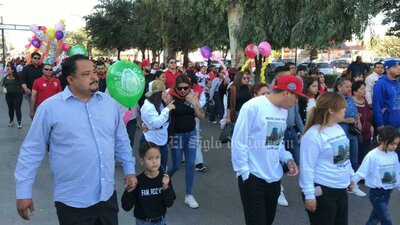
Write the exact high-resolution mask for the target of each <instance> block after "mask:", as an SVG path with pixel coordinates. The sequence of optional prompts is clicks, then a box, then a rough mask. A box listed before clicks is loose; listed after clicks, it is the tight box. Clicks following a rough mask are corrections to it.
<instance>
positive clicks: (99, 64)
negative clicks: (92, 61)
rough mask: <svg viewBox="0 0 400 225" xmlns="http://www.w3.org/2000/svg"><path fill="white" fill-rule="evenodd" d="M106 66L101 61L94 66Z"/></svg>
mask: <svg viewBox="0 0 400 225" xmlns="http://www.w3.org/2000/svg"><path fill="white" fill-rule="evenodd" d="M105 65H106V64H105V63H104V62H103V61H97V62H96V66H105Z"/></svg>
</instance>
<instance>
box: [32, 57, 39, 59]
mask: <svg viewBox="0 0 400 225" xmlns="http://www.w3.org/2000/svg"><path fill="white" fill-rule="evenodd" d="M32 59H40V57H33V58H32Z"/></svg>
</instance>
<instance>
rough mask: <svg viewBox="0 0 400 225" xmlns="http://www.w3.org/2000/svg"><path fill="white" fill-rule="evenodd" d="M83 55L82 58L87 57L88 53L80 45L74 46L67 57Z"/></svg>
mask: <svg viewBox="0 0 400 225" xmlns="http://www.w3.org/2000/svg"><path fill="white" fill-rule="evenodd" d="M78 54H80V55H84V56H86V57H87V56H88V55H89V54H88V52H87V51H86V49H85V47H83V46H82V45H74V46H72V47H71V48H70V49H69V51H68V55H69V56H73V55H78Z"/></svg>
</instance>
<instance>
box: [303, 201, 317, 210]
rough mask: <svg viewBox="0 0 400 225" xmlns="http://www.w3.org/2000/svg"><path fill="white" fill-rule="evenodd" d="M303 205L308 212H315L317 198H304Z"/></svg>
mask: <svg viewBox="0 0 400 225" xmlns="http://www.w3.org/2000/svg"><path fill="white" fill-rule="evenodd" d="M304 206H305V207H306V209H307V210H308V211H310V212H315V210H317V200H315V199H308V200H307V199H306V200H305V201H304Z"/></svg>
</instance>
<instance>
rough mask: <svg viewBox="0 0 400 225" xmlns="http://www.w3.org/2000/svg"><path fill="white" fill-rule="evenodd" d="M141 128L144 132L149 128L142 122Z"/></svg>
mask: <svg viewBox="0 0 400 225" xmlns="http://www.w3.org/2000/svg"><path fill="white" fill-rule="evenodd" d="M142 130H143V133H146V132H147V131H149V128H148V127H147V126H146V124H145V123H142Z"/></svg>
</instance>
